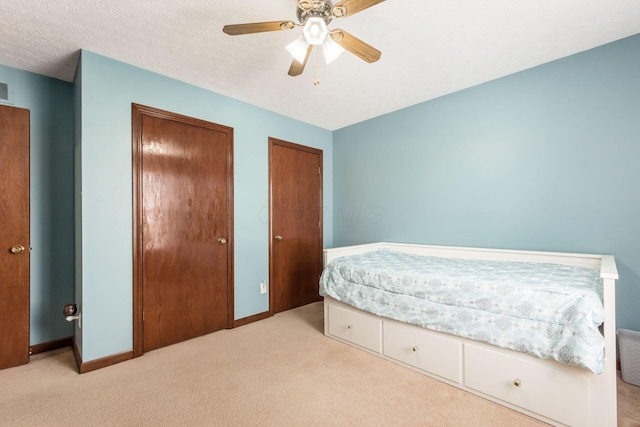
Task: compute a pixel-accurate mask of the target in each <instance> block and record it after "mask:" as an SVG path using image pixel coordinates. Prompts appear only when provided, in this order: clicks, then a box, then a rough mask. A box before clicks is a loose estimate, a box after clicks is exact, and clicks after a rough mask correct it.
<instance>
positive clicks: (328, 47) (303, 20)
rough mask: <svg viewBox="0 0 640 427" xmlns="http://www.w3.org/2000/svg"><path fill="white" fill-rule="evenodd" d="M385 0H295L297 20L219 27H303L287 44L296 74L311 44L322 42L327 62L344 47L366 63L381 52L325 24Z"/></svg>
mask: <svg viewBox="0 0 640 427" xmlns="http://www.w3.org/2000/svg"><path fill="white" fill-rule="evenodd" d="M383 1H385V0H342V1H339V2H338V3H336V4H335V5H334V4H332V2H331V1H329V0H296V3H297V11H296V14H297V17H298V21H299V23H295V22H293V21H270V22H255V23H249V24H234V25H225V26H224V28H223V29H222V31H224V32H225V33H226V34H229V35H231V36H237V35H241V34H253V33H264V32H269V31H281V30H284V31H287V30H292V29H294V28H296V27H303V30H302V35H301V36H299V37H298V38H297V39H296V40H294V41H293V42H292V43H290V44H289V45H287V46H286V49H287V50H288V51H289V52H290V53H291V54H292V55H293V57H294V60H293V62H292V63H291V67H290V68H289V75H290V76H299V75H300V74H302V72H303V71H304V67H305V65H306V64H307V61H308V59H309V55H311V51H312V49H313V47H314V46H322V50H323V53H324V57H325V61H326V62H327V64H328V63H330V62H331V61H333V60H334V59H335V58H337V57H338V56H339V55H340V54H341V53H342V52H343V51H344V50H348V51H349V52H351V53H353V54H354V55H356V56H358V57H359V58H361V59H363V60H364V61H367V62H369V63H372V62H376V61H377V60H378V59H380V55H382V53H381V52H380V51H379V50H378V49H376V48H374V47H373V46H370V45H368V44H367V43H365V42H363V41H362V40H360V39H358V38H357V37H355V36H353V35H351V34H349V33H347V32H346V31H344V30H343V29H340V28H337V29H334V30H330V29H329V28H327V25H329V23H330V22H331V21H332V20H333V19H341V18H346V17H348V16H353V15H355V14H356V13H358V12H360V11H363V10H365V9H368V8H370V7H371V6H375V5H376V4H378V3H382V2H383Z"/></svg>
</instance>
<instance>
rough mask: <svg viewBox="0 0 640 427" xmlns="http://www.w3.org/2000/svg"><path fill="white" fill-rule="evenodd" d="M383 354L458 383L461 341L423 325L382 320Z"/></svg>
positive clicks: (459, 379)
mask: <svg viewBox="0 0 640 427" xmlns="http://www.w3.org/2000/svg"><path fill="white" fill-rule="evenodd" d="M383 337H384V338H383V340H384V355H385V356H387V357H390V358H392V359H396V360H398V361H400V362H403V363H406V364H408V365H411V366H415V367H416V368H418V369H422V370H423V371H427V372H430V373H433V374H435V375H438V376H440V377H442V378H446V379H448V380H451V381H454V382H456V383H459V382H460V381H461V375H460V359H461V353H462V352H461V349H462V344H461V343H459V342H456V341H455V340H452V339H449V338H447V337H445V336H443V335H441V334H438V333H435V332H432V331H427V330H425V329H422V328H419V327H415V326H411V325H407V324H403V323H398V322H393V321H385V322H384V325H383Z"/></svg>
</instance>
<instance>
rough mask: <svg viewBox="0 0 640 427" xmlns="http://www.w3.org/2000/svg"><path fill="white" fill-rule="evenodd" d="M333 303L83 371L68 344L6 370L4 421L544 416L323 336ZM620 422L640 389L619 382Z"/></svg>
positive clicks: (429, 421)
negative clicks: (327, 312)
mask: <svg viewBox="0 0 640 427" xmlns="http://www.w3.org/2000/svg"><path fill="white" fill-rule="evenodd" d="M322 319H323V312H322V303H315V304H310V305H308V306H305V307H300V308H297V309H294V310H290V311H288V312H285V313H280V314H278V315H276V316H274V317H271V318H269V319H265V320H262V321H259V322H255V323H252V324H249V325H246V326H243V327H240V328H236V329H233V330H225V331H220V332H216V333H214V334H210V335H207V336H204V337H200V338H197V339H193V340H190V341H187V342H184V343H180V344H177V345H173V346H170V347H166V348H163V349H159V350H155V351H152V352H149V353H147V354H145V355H144V356H143V357H140V358H137V359H134V360H131V361H127V362H124V363H120V364H117V365H114V366H110V367H108V368H104V369H100V370H98V371H94V372H90V373H88V374H83V375H78V374H77V370H76V366H75V361H74V358H73V353H72V352H71V350H70V349H61V350H56V351H52V352H49V353H44V354H41V355H37V356H34V357H32V360H31V362H30V363H29V364H28V365H24V366H20V367H16V368H11V369H5V370H3V371H0V425H1V426H11V427H14V426H15V427H17V426H74V425H82V426H140V425H142V426H152V425H153V426H160V425H162V426H174V425H181V426H217V425H220V426H298V425H315V426H378V425H385V426H391V425H393V426H537V425H545V424H544V423H541V422H539V421H537V420H534V419H532V418H529V417H527V416H525V415H522V414H519V413H517V412H515V411H512V410H509V409H506V408H504V407H502V406H500V405H497V404H495V403H492V402H489V401H487V400H485V399H482V398H480V397H477V396H474V395H472V394H469V393H467V392H464V391H462V390H459V389H457V388H455V387H451V386H449V385H446V384H443V383H441V382H439V381H436V380H433V379H431V378H429V377H426V376H424V375H420V374H417V373H415V372H413V371H411V370H409V369H406V368H404V367H402V366H399V365H396V364H394V363H392V362H389V361H386V360H383V359H381V358H378V357H376V356H374V355H371V354H368V353H366V352H364V351H360V350H357V349H355V348H352V347H350V346H347V345H345V344H342V343H340V342H337V341H335V340H332V339H330V338H327V337H325V336H324V335H323V334H322V324H323V323H322V322H323V320H322ZM618 395H619V401H618V405H619V417H620V418H619V425H620V426H625V427H629V426H640V409H638V407H639V406H640V387H635V386H632V385H629V384H626V383H623V382H619V391H618Z"/></svg>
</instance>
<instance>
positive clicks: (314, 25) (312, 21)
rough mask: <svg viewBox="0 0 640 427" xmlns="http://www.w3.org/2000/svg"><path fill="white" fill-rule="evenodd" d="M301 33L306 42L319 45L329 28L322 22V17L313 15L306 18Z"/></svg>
mask: <svg viewBox="0 0 640 427" xmlns="http://www.w3.org/2000/svg"><path fill="white" fill-rule="evenodd" d="M302 34H303V35H304V37H305V39H306V40H307V43H309V44H313V45H321V44H322V43H324V41H325V39H326V38H327V35H328V34H329V30H328V29H327V24H326V23H325V22H324V19H322V18H317V17H313V18H309V19H307V22H306V23H305V24H304V28H303V30H302Z"/></svg>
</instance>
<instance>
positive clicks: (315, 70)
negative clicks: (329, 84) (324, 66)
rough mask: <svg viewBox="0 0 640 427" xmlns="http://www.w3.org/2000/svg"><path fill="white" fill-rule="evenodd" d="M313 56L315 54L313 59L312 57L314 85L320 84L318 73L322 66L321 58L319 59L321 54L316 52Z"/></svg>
mask: <svg viewBox="0 0 640 427" xmlns="http://www.w3.org/2000/svg"><path fill="white" fill-rule="evenodd" d="M313 56H314V57H313V59H312V60H313V73H314V78H313V85H314V86H318V85H319V84H320V75H319V74H318V70H319V69H320V67H319V65H320V64H319V62H320V60H319V59H318V58H319V55H317V54H316V55H313Z"/></svg>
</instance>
